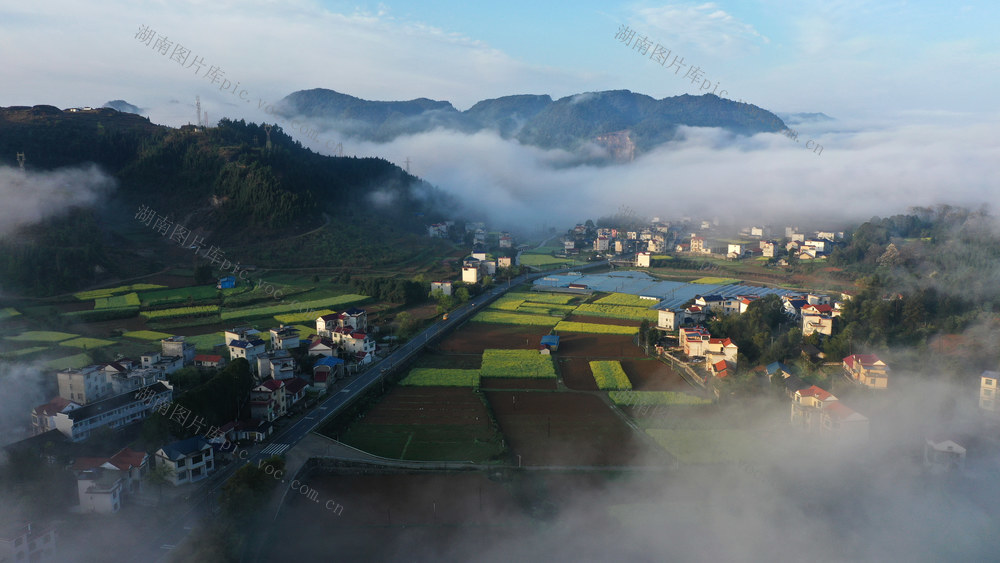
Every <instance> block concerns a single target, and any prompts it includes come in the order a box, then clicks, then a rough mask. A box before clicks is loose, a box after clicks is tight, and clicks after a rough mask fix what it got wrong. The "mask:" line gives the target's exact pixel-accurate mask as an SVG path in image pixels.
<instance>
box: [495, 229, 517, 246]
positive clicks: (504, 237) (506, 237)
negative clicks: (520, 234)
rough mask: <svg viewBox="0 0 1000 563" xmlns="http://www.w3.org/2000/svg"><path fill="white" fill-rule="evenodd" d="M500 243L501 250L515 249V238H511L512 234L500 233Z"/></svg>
mask: <svg viewBox="0 0 1000 563" xmlns="http://www.w3.org/2000/svg"><path fill="white" fill-rule="evenodd" d="M498 242H499V245H500V248H513V246H514V237H512V236H510V233H507V232H501V233H500V240H499V241H498Z"/></svg>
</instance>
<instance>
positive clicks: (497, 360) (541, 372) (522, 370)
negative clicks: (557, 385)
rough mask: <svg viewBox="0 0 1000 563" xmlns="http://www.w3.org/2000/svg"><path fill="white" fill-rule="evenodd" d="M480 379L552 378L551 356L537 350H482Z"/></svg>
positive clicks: (553, 367) (554, 374)
mask: <svg viewBox="0 0 1000 563" xmlns="http://www.w3.org/2000/svg"><path fill="white" fill-rule="evenodd" d="M479 373H480V375H481V376H482V377H529V378H554V377H556V370H555V366H554V365H553V364H552V356H545V355H542V354H539V353H538V351H537V350H483V367H482V368H481V369H480V371H479Z"/></svg>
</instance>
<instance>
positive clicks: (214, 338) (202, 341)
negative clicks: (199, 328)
mask: <svg viewBox="0 0 1000 563" xmlns="http://www.w3.org/2000/svg"><path fill="white" fill-rule="evenodd" d="M225 340H226V337H225V336H224V335H223V334H222V333H221V332H210V333H208V334H198V335H196V336H187V337H185V338H184V341H185V342H189V343H191V344H194V347H195V349H196V350H201V351H204V352H209V351H212V350H214V349H215V348H214V347H215V346H216V345H220V344H224V343H225V342H224V341H225Z"/></svg>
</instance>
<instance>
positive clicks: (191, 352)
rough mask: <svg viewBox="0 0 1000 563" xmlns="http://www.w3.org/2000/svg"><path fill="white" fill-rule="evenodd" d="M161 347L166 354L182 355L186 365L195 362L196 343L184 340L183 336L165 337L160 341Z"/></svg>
mask: <svg viewBox="0 0 1000 563" xmlns="http://www.w3.org/2000/svg"><path fill="white" fill-rule="evenodd" d="M160 348H161V351H162V352H163V355H164V356H180V357H181V360H182V361H183V362H184V365H186V366H189V365H191V364H193V363H194V356H195V347H194V344H192V343H190V342H184V337H183V336H171V337H170V338H164V339H163V340H161V341H160Z"/></svg>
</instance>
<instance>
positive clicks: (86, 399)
mask: <svg viewBox="0 0 1000 563" xmlns="http://www.w3.org/2000/svg"><path fill="white" fill-rule="evenodd" d="M56 380H57V381H58V383H59V396H60V397H62V398H64V399H69V400H70V401H73V402H74V403H77V404H79V405H86V404H87V403H92V402H94V401H99V400H101V399H104V398H105V397H108V396H110V395H111V394H112V392H113V389H112V386H111V383H110V382H109V381H108V378H107V375H106V374H105V372H104V370H102V369H101V366H97V365H94V366H87V367H85V368H81V369H68V370H64V371H60V372H59V373H57V374H56Z"/></svg>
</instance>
